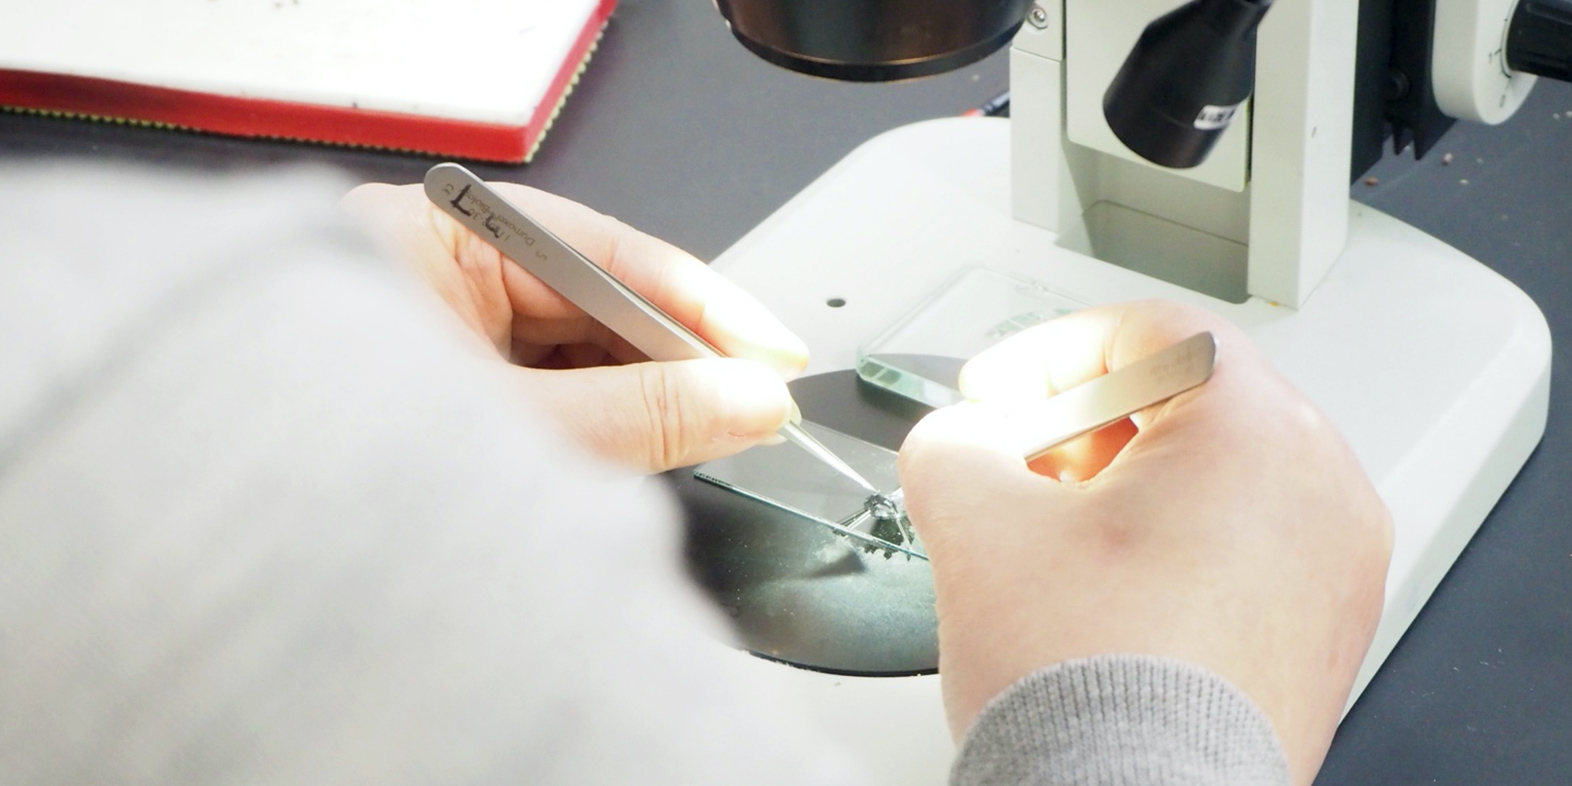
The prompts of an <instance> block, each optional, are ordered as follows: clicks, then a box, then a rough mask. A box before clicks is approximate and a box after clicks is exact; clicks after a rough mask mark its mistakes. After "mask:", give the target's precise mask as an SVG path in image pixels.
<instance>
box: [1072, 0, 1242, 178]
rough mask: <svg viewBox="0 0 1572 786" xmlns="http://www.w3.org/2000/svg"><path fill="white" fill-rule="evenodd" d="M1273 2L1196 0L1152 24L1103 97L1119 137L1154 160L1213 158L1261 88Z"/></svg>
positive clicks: (1187, 164)
mask: <svg viewBox="0 0 1572 786" xmlns="http://www.w3.org/2000/svg"><path fill="white" fill-rule="evenodd" d="M1270 4H1271V3H1270V0H1265V2H1252V0H1191V2H1189V3H1186V4H1185V5H1182V6H1180V7H1179V8H1177V9H1175V10H1173V11H1171V12H1169V13H1167V14H1165V15H1163V16H1161V17H1158V19H1157V20H1156V21H1154V22H1152V23H1151V24H1150V25H1147V27H1146V30H1145V31H1143V32H1142V33H1141V38H1140V39H1139V40H1138V41H1136V44H1135V48H1133V49H1131V50H1130V55H1129V57H1127V58H1126V59H1125V61H1124V66H1123V67H1121V68H1120V69H1119V74H1118V75H1117V76H1115V77H1114V80H1113V82H1112V83H1111V84H1110V85H1109V86H1108V92H1106V93H1104V94H1103V116H1104V117H1106V118H1107V119H1108V125H1109V127H1110V128H1112V129H1113V132H1114V134H1115V135H1116V136H1118V137H1119V140H1120V141H1121V142H1123V143H1124V144H1125V146H1126V147H1128V148H1130V149H1131V150H1133V151H1135V153H1136V154H1138V155H1140V156H1141V157H1142V158H1145V159H1146V160H1148V161H1151V162H1152V163H1154V164H1159V165H1161V166H1166V167H1172V168H1175V169H1188V168H1191V167H1194V166H1198V165H1199V164H1201V162H1203V161H1205V160H1206V157H1207V155H1208V154H1209V153H1211V152H1212V147H1213V146H1214V145H1215V144H1217V139H1218V137H1220V136H1222V134H1223V131H1225V130H1226V129H1227V128H1228V123H1229V122H1230V121H1231V120H1233V117H1234V114H1235V113H1236V112H1238V110H1239V106H1240V105H1241V104H1243V103H1244V102H1245V100H1246V99H1248V98H1249V97H1250V92H1251V90H1252V89H1253V88H1254V86H1255V34H1256V28H1257V27H1258V26H1259V25H1260V24H1261V19H1262V18H1263V17H1265V16H1266V11H1267V8H1268V6H1270Z"/></svg>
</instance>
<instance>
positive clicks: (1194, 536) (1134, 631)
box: [901, 302, 1392, 784]
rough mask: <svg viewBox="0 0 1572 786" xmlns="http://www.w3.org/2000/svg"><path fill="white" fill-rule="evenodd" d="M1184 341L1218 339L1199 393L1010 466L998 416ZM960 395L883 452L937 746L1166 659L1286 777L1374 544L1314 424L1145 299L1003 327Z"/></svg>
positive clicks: (1376, 569)
mask: <svg viewBox="0 0 1572 786" xmlns="http://www.w3.org/2000/svg"><path fill="white" fill-rule="evenodd" d="M1203 330H1209V331H1212V333H1213V334H1214V335H1215V336H1216V337H1217V342H1218V357H1217V366H1216V371H1215V372H1214V374H1213V376H1212V378H1211V379H1210V380H1209V381H1208V382H1207V383H1206V384H1203V385H1201V386H1200V387H1198V388H1195V389H1193V390H1191V391H1188V392H1186V393H1183V394H1180V395H1178V396H1176V397H1174V398H1172V399H1170V400H1168V401H1167V402H1165V403H1162V404H1158V405H1156V406H1153V407H1150V408H1148V409H1146V410H1143V411H1142V412H1140V413H1138V414H1136V415H1134V416H1133V417H1131V418H1129V419H1128V420H1126V421H1123V422H1120V423H1116V424H1114V425H1112V426H1109V427H1107V428H1104V429H1102V430H1100V431H1098V432H1094V433H1092V434H1089V435H1086V436H1085V437H1082V438H1080V439H1078V440H1075V441H1072V442H1070V443H1068V444H1066V445H1065V446H1063V447H1061V448H1060V449H1057V450H1055V451H1053V452H1051V453H1050V454H1048V455H1047V456H1044V457H1042V458H1040V459H1038V460H1037V461H1036V462H1034V463H1033V464H1032V466H1031V467H1028V466H1027V465H1026V464H1025V462H1023V461H1022V459H1021V456H1020V455H1019V454H1018V453H1015V452H1012V451H1013V450H1016V449H1018V447H1016V446H1018V445H1019V435H1017V434H1014V433H1012V432H1011V431H1010V422H1009V413H1010V411H1011V410H1012V409H1013V408H1015V407H1022V406H1028V407H1029V406H1031V404H1030V403H1028V401H1029V400H1030V399H1036V400H1039V401H1040V400H1041V399H1042V398H1043V397H1045V396H1047V395H1051V394H1052V393H1053V392H1055V391H1059V390H1064V389H1066V388H1068V387H1070V386H1073V385H1075V384H1078V383H1080V382H1082V381H1085V380H1087V379H1090V378H1092V377H1095V376H1097V375H1100V374H1103V373H1106V372H1107V371H1109V370H1113V369H1117V368H1120V367H1123V366H1126V365H1129V364H1130V363H1132V362H1134V361H1136V360H1139V359H1141V358H1143V357H1146V356H1148V355H1151V354H1153V353H1154V352H1157V351H1159V350H1161V349H1164V348H1166V347H1167V346H1169V345H1171V344H1174V343H1176V342H1178V341H1180V340H1182V339H1184V338H1187V337H1189V336H1191V335H1193V334H1195V333H1197V332H1200V331H1203ZM961 387H962V391H963V392H964V393H965V394H966V396H967V398H968V399H970V400H972V401H974V402H976V403H967V404H962V405H959V406H956V407H951V408H947V409H943V410H939V411H937V412H934V413H933V414H931V415H930V416H928V417H927V418H926V419H924V420H923V421H922V422H921V423H919V424H918V426H917V428H916V429H914V430H913V431H912V433H911V435H910V436H909V437H908V438H907V440H906V444H905V445H904V446H903V447H902V450H901V485H902V488H904V489H905V491H906V503H907V510H908V513H909V514H910V516H911V519H912V522H913V524H915V525H916V527H917V530H918V534H919V536H920V537H921V538H922V540H923V543H924V545H925V546H926V547H927V549H928V553H929V555H930V557H931V558H932V562H933V573H934V584H935V587H936V591H937V604H938V617H939V655H940V674H941V679H942V680H943V685H944V699H945V707H946V711H947V713H948V715H949V719H950V726H951V730H952V731H953V732H954V733H955V735H956V736H957V737H958V738H959V737H960V736H962V735H964V733H965V731H966V730H967V729H968V728H969V727H970V726H971V723H972V721H973V719H975V718H976V716H977V714H978V712H979V711H980V710H981V709H982V707H983V705H984V704H986V703H987V702H988V701H989V699H991V698H992V697H994V696H995V695H997V694H999V693H1000V692H1001V691H1003V690H1004V689H1005V688H1007V687H1009V686H1010V685H1011V684H1012V683H1014V682H1015V681H1016V680H1018V679H1020V678H1021V677H1024V676H1026V675H1027V674H1029V673H1031V672H1033V671H1036V670H1038V669H1040V668H1043V667H1045V666H1049V665H1052V664H1055V663H1058V662H1061V661H1065V660H1069V659H1073V658H1082V657H1090V656H1094V655H1100V654H1110V653H1125V654H1142V655H1155V656H1163V657H1172V658H1178V659H1181V660H1185V661H1188V662H1191V663H1195V664H1197V665H1200V666H1203V667H1205V668H1208V669H1210V670H1212V671H1214V672H1216V673H1218V674H1221V675H1222V676H1223V677H1224V678H1226V679H1228V680H1229V681H1230V682H1232V683H1233V684H1234V685H1235V686H1237V687H1239V688H1240V689H1242V690H1243V691H1244V692H1245V693H1246V694H1247V695H1248V696H1250V698H1251V699H1252V700H1253V701H1254V702H1255V703H1256V704H1257V705H1259V706H1260V707H1261V708H1262V709H1263V710H1264V711H1265V712H1266V714H1267V716H1268V717H1269V718H1270V720H1271V721H1272V724H1273V726H1274V728H1275V729H1276V731H1277V734H1278V737H1279V739H1280V740H1281V742H1282V744H1283V747H1284V750H1285V752H1286V753H1287V755H1288V761H1289V766H1290V769H1291V771H1292V773H1293V775H1294V779H1295V781H1296V782H1297V783H1301V784H1308V783H1309V782H1310V780H1311V779H1312V778H1313V777H1314V775H1315V772H1316V770H1317V769H1318V768H1319V767H1320V763H1321V759H1322V758H1323V757H1324V755H1325V753H1326V749H1327V747H1328V745H1330V743H1331V738H1332V734H1333V732H1334V731H1335V730H1336V728H1337V723H1338V720H1339V718H1340V717H1341V714H1342V709H1343V707H1344V704H1345V702H1346V701H1347V697H1348V693H1349V691H1350V689H1351V687H1352V684H1353V681H1354V678H1355V676H1356V674H1357V672H1358V670H1359V666H1360V663H1361V661H1362V660H1363V657H1364V654H1365V651H1366V649H1367V648H1368V647H1369V644H1370V639H1371V637H1372V636H1373V635H1374V633H1375V627H1376V623H1377V621H1378V619H1379V617H1380V613H1381V606H1382V599H1383V591H1384V586H1385V578H1386V567H1387V561H1388V559H1389V557H1390V554H1391V542H1392V533H1391V521H1390V518H1389V516H1388V514H1387V512H1386V507H1385V505H1384V503H1382V501H1381V499H1380V498H1379V497H1378V496H1377V494H1376V491H1375V489H1374V487H1373V486H1372V485H1371V483H1370V481H1369V480H1368V479H1367V478H1366V476H1365V474H1364V472H1363V470H1362V469H1361V467H1360V466H1359V464H1358V462H1357V460H1356V459H1355V457H1354V455H1353V453H1352V451H1351V450H1350V449H1349V448H1348V446H1347V445H1346V444H1345V443H1344V441H1343V440H1342V438H1341V437H1340V436H1339V435H1338V434H1337V432H1336V430H1335V429H1334V428H1333V426H1332V424H1331V423H1329V422H1328V421H1327V419H1326V417H1325V416H1324V415H1323V414H1322V413H1321V412H1320V411H1319V410H1318V409H1317V408H1316V407H1315V406H1314V405H1313V404H1311V403H1310V402H1309V401H1308V400H1307V399H1306V398H1305V397H1304V396H1303V395H1302V394H1300V393H1299V392H1298V391H1297V390H1295V389H1294V388H1293V387H1292V386H1291V385H1290V384H1289V383H1288V382H1287V381H1286V380H1284V379H1283V378H1282V377H1281V376H1279V375H1278V374H1277V373H1276V372H1275V371H1274V370H1273V369H1272V367H1271V365H1270V363H1269V362H1268V361H1267V360H1266V358H1265V357H1263V356H1262V355H1261V353H1260V352H1259V351H1258V350H1257V349H1256V348H1255V347H1254V346H1253V345H1251V343H1250V341H1249V339H1248V338H1246V337H1245V336H1244V334H1243V333H1242V332H1240V331H1239V330H1238V329H1236V328H1234V327H1233V326H1232V325H1230V324H1228V323H1226V322H1225V321H1223V320H1222V319H1220V318H1218V317H1215V316H1213V315H1211V314H1208V313H1206V312H1203V311H1199V310H1196V309H1192V308H1188V307H1182V306H1179V305H1177V304H1171V303H1161V302H1147V303H1138V304H1130V305H1121V306H1111V307H1104V308H1095V309H1088V310H1086V311H1082V312H1078V313H1075V314H1072V315H1069V316H1067V317H1064V318H1061V319H1059V320H1055V321H1054V322H1051V323H1048V324H1046V325H1042V326H1039V327H1037V328H1033V329H1031V330H1029V331H1026V332H1023V333H1022V334H1020V335H1018V336H1015V337H1012V338H1010V339H1009V340H1007V341H1005V342H1002V343H1000V344H999V345H997V346H996V347H994V348H991V349H989V350H988V351H986V352H984V353H982V354H981V355H979V356H977V357H976V358H974V359H973V360H972V361H971V362H970V363H968V364H967V366H966V368H965V369H964V371H963V372H962V376H961ZM1016 411H1019V410H1016ZM1034 470H1035V471H1034Z"/></svg>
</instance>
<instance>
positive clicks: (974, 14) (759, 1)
mask: <svg viewBox="0 0 1572 786" xmlns="http://www.w3.org/2000/svg"><path fill="white" fill-rule="evenodd" d="M1031 5H1032V0H897V1H896V2H892V1H891V0H830V1H829V2H826V0H715V6H716V8H718V9H719V10H720V12H721V15H722V16H724V17H726V22H727V24H729V25H730V26H731V32H732V35H735V36H736V37H737V40H738V41H741V42H742V45H743V46H746V47H747V48H748V49H749V50H751V51H752V52H753V53H754V54H756V55H758V56H759V57H762V58H764V59H765V60H768V61H769V62H771V63H774V64H775V65H778V66H781V67H784V68H789V69H791V70H793V71H800V72H802V73H805V74H812V75H814V76H822V77H828V78H830V79H841V80H847V81H853V82H887V81H891V80H897V79H912V78H916V77H922V76H931V75H933V74H940V73H944V72H946V71H952V70H954V69H957V68H961V67H963V66H967V65H970V64H972V63H974V62H977V61H978V60H981V59H982V58H984V57H987V56H988V55H990V54H992V53H993V52H994V51H996V50H998V49H1000V48H1001V47H1003V46H1004V45H1006V44H1008V43H1009V42H1010V39H1011V38H1012V37H1014V35H1015V31H1016V30H1017V29H1019V28H1020V26H1021V22H1022V21H1023V20H1025V19H1026V14H1027V11H1028V10H1029V9H1030V8H1031Z"/></svg>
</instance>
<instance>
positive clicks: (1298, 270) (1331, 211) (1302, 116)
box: [1010, 0, 1358, 307]
mask: <svg viewBox="0 0 1572 786" xmlns="http://www.w3.org/2000/svg"><path fill="white" fill-rule="evenodd" d="M1175 5H1176V3H1174V2H1172V0H1121V2H1119V3H1116V4H1111V3H1105V2H1098V1H1097V0H1065V2H1063V3H1062V4H1061V3H1044V4H1039V5H1038V6H1036V9H1037V11H1038V12H1039V13H1035V14H1034V15H1033V16H1031V17H1029V18H1028V22H1027V24H1025V25H1023V26H1022V28H1021V31H1020V32H1019V33H1018V34H1017V35H1016V37H1015V39H1014V43H1013V45H1012V47H1011V51H1010V82H1011V107H1010V109H1011V125H1012V130H1011V155H1012V159H1013V162H1014V166H1013V172H1012V174H1013V178H1012V183H1011V199H1012V204H1013V213H1014V215H1015V217H1016V218H1017V219H1019V220H1021V221H1024V222H1026V223H1028V224H1031V225H1034V226H1038V227H1042V228H1044V229H1047V230H1050V231H1053V232H1057V233H1059V235H1060V236H1061V238H1062V239H1063V242H1065V243H1066V244H1067V245H1068V247H1071V248H1074V249H1075V250H1078V251H1081V252H1082V253H1087V254H1088V255H1090V256H1093V257H1096V258H1099V259H1103V260H1104V261H1108V262H1112V263H1114V264H1119V265H1122V266H1125V267H1129V268H1131V269H1134V270H1139V271H1142V272H1147V273H1150V274H1152V275H1155V276H1157V277H1159V278H1164V279H1166V280H1170V281H1174V282H1175V283H1179V284H1182V285H1185V286H1188V287H1190V288H1193V289H1196V290H1198V291H1201V292H1204V293H1206V294H1209V295H1212V296H1214V297H1217V298H1219V299H1222V300H1226V301H1230V302H1241V301H1243V300H1244V299H1245V298H1246V297H1248V296H1254V297H1259V298H1264V299H1266V300H1270V301H1274V302H1277V303H1282V304H1286V305H1289V306H1295V307H1297V306H1299V305H1301V304H1302V303H1303V302H1304V301H1305V300H1306V299H1307V298H1308V297H1309V296H1310V293H1311V292H1312V291H1313V290H1314V289H1315V286H1316V285H1317V284H1318V283H1319V282H1320V280H1321V278H1322V277H1323V276H1325V275H1326V272H1327V270H1328V269H1329V268H1330V267H1331V266H1332V263H1333V262H1334V261H1335V260H1336V259H1337V258H1338V255H1339V254H1340V253H1341V252H1342V250H1343V246H1344V243H1345V241H1346V239H1347V234H1348V203H1349V200H1348V171H1349V150H1350V146H1349V142H1350V133H1351V130H1350V129H1351V125H1352V124H1351V117H1352V111H1353V98H1352V96H1353V90H1354V79H1353V77H1354V60H1355V49H1356V46H1357V40H1358V35H1357V29H1356V28H1357V22H1358V19H1357V5H1356V4H1355V3H1353V2H1325V1H1324V0H1277V2H1275V3H1273V5H1272V7H1271V10H1270V13H1268V14H1267V15H1266V19H1265V21H1264V22H1262V24H1261V27H1260V29H1259V32H1258V46H1257V53H1258V54H1257V60H1256V79H1255V98H1254V99H1253V100H1252V101H1250V102H1247V103H1246V104H1244V105H1243V106H1241V107H1240V109H1239V110H1238V113H1237V114H1236V115H1235V117H1234V118H1233V121H1232V122H1231V123H1230V124H1229V127H1228V129H1227V131H1225V132H1224V133H1223V135H1222V138H1221V140H1220V141H1219V142H1218V143H1217V145H1216V147H1215V148H1214V149H1213V150H1212V152H1211V155H1210V156H1209V157H1208V158H1207V159H1206V160H1205V161H1204V162H1203V163H1202V164H1201V165H1199V166H1197V167H1194V168H1191V169H1168V168H1163V167H1158V166H1156V165H1154V164H1150V163H1147V162H1146V161H1144V160H1142V159H1141V158H1140V157H1139V156H1137V155H1136V154H1134V153H1132V152H1131V151H1130V150H1129V149H1128V148H1126V147H1125V146H1124V145H1123V144H1122V143H1121V142H1120V141H1119V139H1118V138H1117V137H1116V136H1115V135H1114V134H1113V132H1112V131H1111V130H1110V129H1109V126H1108V122H1107V121H1106V119H1105V118H1104V115H1103V111H1102V98H1103V95H1104V92H1105V91H1106V90H1107V88H1108V84H1109V82H1110V81H1111V80H1112V79H1113V76H1114V74H1115V72H1116V71H1117V70H1118V69H1119V66H1120V63H1121V62H1122V61H1123V59H1124V56H1125V53H1127V52H1129V51H1130V48H1131V46H1132V44H1134V42H1135V40H1136V38H1137V37H1138V36H1139V35H1140V34H1141V31H1142V29H1143V28H1144V27H1145V26H1146V24H1147V22H1148V21H1149V20H1151V19H1153V18H1156V17H1158V16H1161V15H1162V14H1163V13H1165V12H1167V11H1170V10H1172V8H1173V7H1174V6H1175ZM1252 239H1255V240H1256V241H1257V242H1254V243H1252V242H1251V241H1252Z"/></svg>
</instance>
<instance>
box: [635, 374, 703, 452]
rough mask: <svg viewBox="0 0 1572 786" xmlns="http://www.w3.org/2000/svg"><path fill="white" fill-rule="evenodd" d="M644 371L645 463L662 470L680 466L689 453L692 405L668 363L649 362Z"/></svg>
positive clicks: (642, 376)
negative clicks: (646, 418)
mask: <svg viewBox="0 0 1572 786" xmlns="http://www.w3.org/2000/svg"><path fill="white" fill-rule="evenodd" d="M643 372H644V373H642V374H641V375H640V380H641V382H642V390H643V395H644V411H645V413H646V416H647V417H648V418H649V420H648V425H647V427H646V431H647V433H648V439H647V440H646V441H645V449H646V451H647V453H646V460H647V461H648V462H649V464H650V466H651V467H655V468H660V469H665V468H669V467H675V466H679V465H680V463H681V461H682V459H683V457H685V456H686V455H687V453H688V449H687V438H686V428H687V424H688V421H689V420H690V413H689V410H690V408H691V402H688V401H687V397H686V396H685V394H684V392H683V391H684V389H685V388H684V386H683V385H682V384H681V382H680V381H679V379H678V374H677V373H675V372H674V371H673V370H672V369H671V368H670V367H668V366H667V365H666V364H664V363H646V364H644V369H643Z"/></svg>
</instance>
